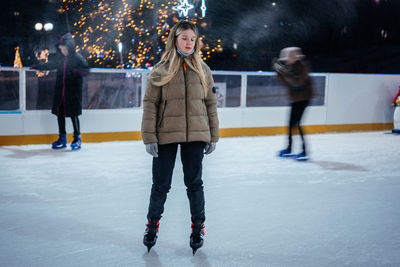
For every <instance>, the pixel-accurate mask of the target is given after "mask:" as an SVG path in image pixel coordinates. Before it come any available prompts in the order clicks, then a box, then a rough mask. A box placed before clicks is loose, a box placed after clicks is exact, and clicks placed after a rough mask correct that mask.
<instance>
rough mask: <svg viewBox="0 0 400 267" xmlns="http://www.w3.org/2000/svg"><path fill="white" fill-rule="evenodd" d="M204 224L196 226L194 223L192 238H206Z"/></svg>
mask: <svg viewBox="0 0 400 267" xmlns="http://www.w3.org/2000/svg"><path fill="white" fill-rule="evenodd" d="M204 235H205V232H204V223H200V224H197V223H196V224H194V223H192V236H193V237H196V238H200V237H201V236H204Z"/></svg>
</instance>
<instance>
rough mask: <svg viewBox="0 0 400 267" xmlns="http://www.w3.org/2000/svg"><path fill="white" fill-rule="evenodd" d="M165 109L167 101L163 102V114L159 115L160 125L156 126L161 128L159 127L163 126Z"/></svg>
mask: <svg viewBox="0 0 400 267" xmlns="http://www.w3.org/2000/svg"><path fill="white" fill-rule="evenodd" d="M166 109H167V100H165V101H164V109H163V112H162V114H161V119H160V123H159V124H158V126H159V127H160V128H161V125H162V124H163V121H164V114H165V110H166Z"/></svg>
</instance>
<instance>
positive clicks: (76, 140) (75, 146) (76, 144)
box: [71, 135, 82, 150]
mask: <svg viewBox="0 0 400 267" xmlns="http://www.w3.org/2000/svg"><path fill="white" fill-rule="evenodd" d="M81 144H82V143H81V136H80V135H78V136H74V140H73V141H72V143H71V149H72V150H78V149H80V148H81Z"/></svg>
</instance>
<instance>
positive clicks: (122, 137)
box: [0, 123, 393, 146]
mask: <svg viewBox="0 0 400 267" xmlns="http://www.w3.org/2000/svg"><path fill="white" fill-rule="evenodd" d="M302 128H303V129H304V132H305V133H306V134H315V133H327V132H352V131H383V130H391V129H393V123H367V124H343V125H305V126H303V127H302ZM286 133H287V127H284V126H279V127H249V128H223V129H220V136H221V137H237V136H258V135H277V134H286ZM295 133H296V132H295ZM57 137H58V135H57V134H39V135H11V136H0V146H10V145H32V144H50V143H52V142H54V141H55V140H56V139H57ZM72 138H73V137H72V134H68V136H67V139H68V142H69V143H70V142H71V141H72ZM137 140H142V136H141V133H140V132H107V133H82V142H83V143H85V142H86V143H97V142H110V141H137Z"/></svg>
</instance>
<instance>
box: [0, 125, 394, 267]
mask: <svg viewBox="0 0 400 267" xmlns="http://www.w3.org/2000/svg"><path fill="white" fill-rule="evenodd" d="M297 138H298V137H296V139H295V141H296V142H297V144H298V143H299V142H298V141H299V140H297ZM83 141H84V140H83ZM285 141H286V136H283V135H281V136H264V137H242V138H222V139H221V140H220V142H219V143H218V144H217V149H216V151H215V152H213V153H212V154H211V155H209V156H205V160H204V170H203V178H204V183H205V196H206V216H207V219H206V236H205V243H204V247H203V248H201V249H199V250H198V252H197V254H196V255H195V256H192V251H191V249H190V247H189V235H190V215H189V204H188V200H187V197H186V192H185V187H184V184H183V175H182V165H181V163H180V158H179V157H178V158H177V163H176V166H175V172H174V177H173V186H172V189H171V192H170V193H169V195H168V199H167V203H166V206H165V213H164V216H163V218H162V220H161V225H160V232H159V238H158V242H157V244H156V246H155V247H153V249H152V250H151V252H150V253H149V254H148V253H147V250H146V248H145V247H144V245H143V244H142V238H143V232H144V229H145V223H146V213H147V207H148V200H149V193H150V187H151V161H152V158H151V156H149V155H148V154H146V152H145V149H144V146H143V144H142V142H109V143H83V148H82V150H80V151H74V152H71V151H69V150H64V151H54V150H51V149H50V148H49V145H30V146H4V147H0V265H1V266H18V267H20V266H40V267H43V266H58V267H60V266H85V267H90V266H96V267H97V266H155V267H157V266H205V267H207V266H229V267H233V266H400V205H399V204H400V136H399V135H392V134H385V133H384V132H361V133H340V134H315V135H308V136H307V141H308V144H309V150H310V155H311V160H310V161H308V162H297V161H295V160H293V159H283V158H278V157H276V152H277V151H278V150H279V149H282V148H283V147H284V145H285Z"/></svg>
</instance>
